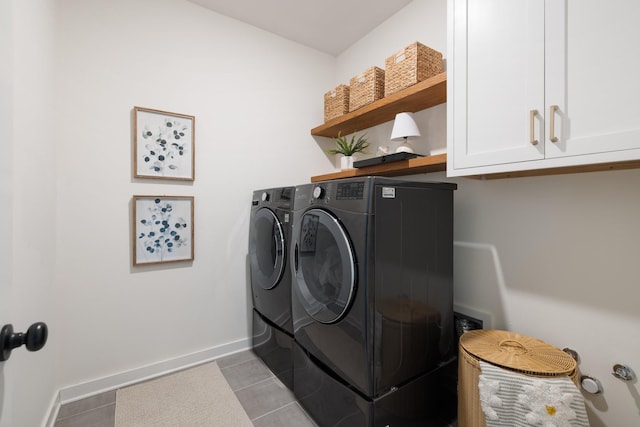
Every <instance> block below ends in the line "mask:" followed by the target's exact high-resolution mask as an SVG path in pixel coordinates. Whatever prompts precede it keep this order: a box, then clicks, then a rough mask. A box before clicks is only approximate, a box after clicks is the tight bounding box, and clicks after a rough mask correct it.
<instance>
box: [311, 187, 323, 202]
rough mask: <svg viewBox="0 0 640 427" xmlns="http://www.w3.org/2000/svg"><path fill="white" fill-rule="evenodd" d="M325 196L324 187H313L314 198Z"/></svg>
mask: <svg viewBox="0 0 640 427" xmlns="http://www.w3.org/2000/svg"><path fill="white" fill-rule="evenodd" d="M323 197H324V188H322V187H320V186H317V187H315V188H314V189H313V198H314V199H322V198H323Z"/></svg>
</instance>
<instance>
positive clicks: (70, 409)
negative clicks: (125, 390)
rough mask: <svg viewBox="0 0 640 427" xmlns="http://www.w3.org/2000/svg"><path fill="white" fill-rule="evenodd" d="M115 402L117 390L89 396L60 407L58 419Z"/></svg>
mask: <svg viewBox="0 0 640 427" xmlns="http://www.w3.org/2000/svg"><path fill="white" fill-rule="evenodd" d="M114 403H116V391H115V390H112V391H108V392H106V393H101V394H98V395H95V396H91V397H87V398H86V399H81V400H76V401H75V402H70V403H66V404H64V405H62V406H61V407H60V411H58V419H61V418H66V417H70V416H73V415H77V414H80V413H82V412H87V411H90V410H92V409H96V408H100V407H102V406H107V405H111V404H114Z"/></svg>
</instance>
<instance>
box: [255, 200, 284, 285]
mask: <svg viewBox="0 0 640 427" xmlns="http://www.w3.org/2000/svg"><path fill="white" fill-rule="evenodd" d="M249 252H250V253H249V257H250V260H251V261H250V262H251V281H252V283H255V284H257V285H258V286H260V287H261V288H263V289H271V288H273V287H275V286H276V285H277V284H278V282H279V281H280V279H281V278H282V274H283V272H284V265H285V264H284V261H285V259H284V258H285V242H284V233H283V230H282V226H281V225H280V221H278V217H277V216H276V215H275V214H274V213H273V211H271V210H270V209H267V208H262V209H260V210H258V212H256V214H255V215H254V217H253V220H252V223H251V235H250V236H249Z"/></svg>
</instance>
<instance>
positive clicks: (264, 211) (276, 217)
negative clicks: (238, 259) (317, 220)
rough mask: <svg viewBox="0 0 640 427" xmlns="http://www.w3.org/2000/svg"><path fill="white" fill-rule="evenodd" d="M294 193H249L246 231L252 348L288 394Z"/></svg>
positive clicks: (274, 190) (283, 190) (278, 190)
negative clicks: (285, 387)
mask: <svg viewBox="0 0 640 427" xmlns="http://www.w3.org/2000/svg"><path fill="white" fill-rule="evenodd" d="M294 193H295V188H294V187H283V188H271V189H265V190H256V191H254V193H253V198H252V201H251V216H250V225H249V264H250V275H251V279H250V280H251V293H252V297H253V332H252V348H253V351H254V352H255V353H256V354H257V355H258V356H259V357H261V358H262V359H263V360H264V362H265V363H266V364H267V366H269V368H270V369H271V371H273V372H274V374H275V375H276V376H277V377H278V378H279V379H280V380H281V381H282V382H283V383H284V384H285V385H287V386H288V387H289V388H292V385H293V379H292V369H293V367H292V363H293V362H292V349H293V326H292V321H291V271H290V267H289V259H288V247H289V237H290V233H291V208H292V206H293V196H294Z"/></svg>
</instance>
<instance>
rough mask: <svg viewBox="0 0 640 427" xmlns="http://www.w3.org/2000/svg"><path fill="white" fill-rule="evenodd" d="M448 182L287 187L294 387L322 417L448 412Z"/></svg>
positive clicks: (431, 420)
mask: <svg viewBox="0 0 640 427" xmlns="http://www.w3.org/2000/svg"><path fill="white" fill-rule="evenodd" d="M455 189H456V185H455V184H452V183H425V182H412V181H403V180H397V179H390V178H381V177H363V178H348V179H341V180H335V181H326V182H320V183H315V184H307V185H302V186H298V187H296V195H295V202H294V210H293V228H292V238H291V262H292V266H291V268H292V270H291V271H292V277H293V279H292V316H293V326H294V337H295V342H296V344H295V345H294V388H293V390H294V394H295V395H296V397H297V399H298V400H299V401H300V402H301V403H302V405H303V406H304V407H305V409H306V410H307V412H309V413H310V415H311V416H312V417H313V418H314V419H315V421H316V422H317V423H318V424H319V425H320V426H322V427H325V426H326V427H328V426H331V427H334V426H344V427H346V426H349V427H357V426H381V427H386V426H424V425H429V426H447V425H449V423H451V422H452V420H454V419H455V415H456V406H457V402H456V384H455V373H456V369H457V363H456V359H455V354H456V347H455V344H456V343H455V341H454V333H453V190H455Z"/></svg>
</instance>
